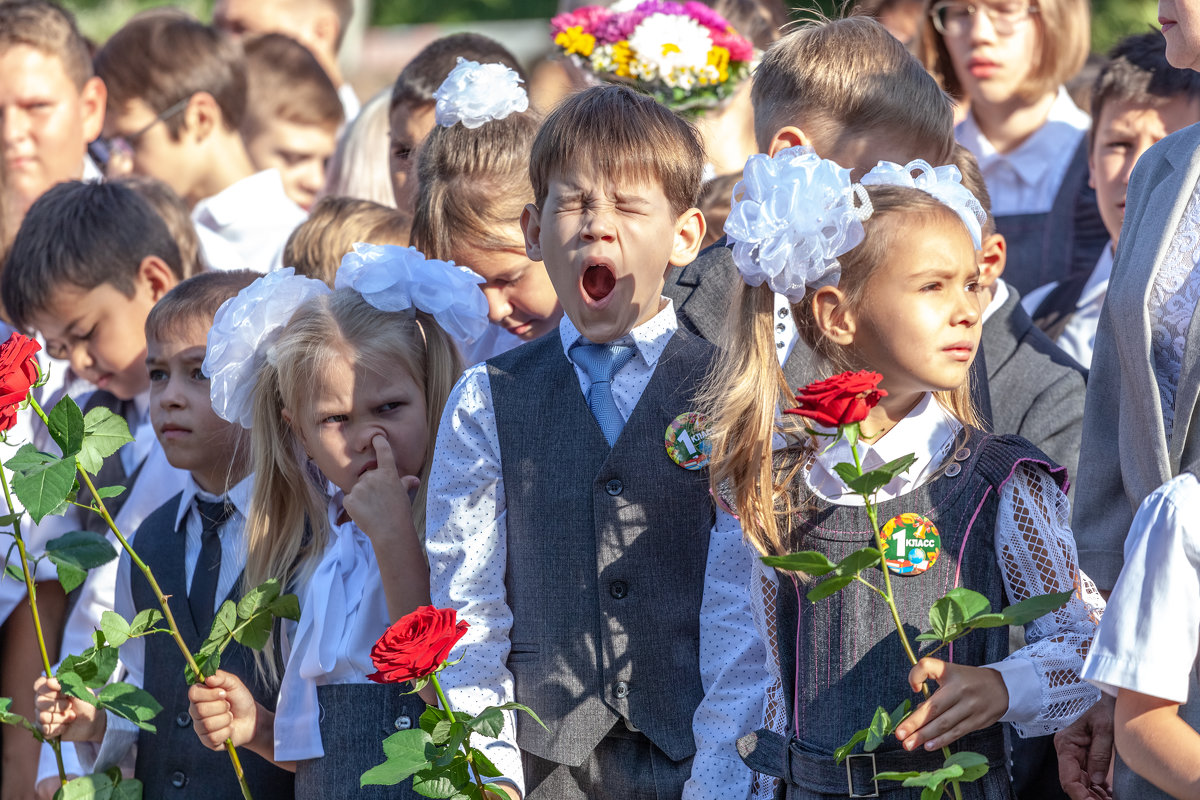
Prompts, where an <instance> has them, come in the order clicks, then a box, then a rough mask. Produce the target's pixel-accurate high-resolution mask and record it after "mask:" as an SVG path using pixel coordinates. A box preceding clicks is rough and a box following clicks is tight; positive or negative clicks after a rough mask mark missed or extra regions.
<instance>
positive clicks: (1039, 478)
mask: <svg viewBox="0 0 1200 800" xmlns="http://www.w3.org/2000/svg"><path fill="white" fill-rule="evenodd" d="M1069 520H1070V501H1068V500H1067V498H1066V495H1064V494H1063V493H1062V491H1061V490H1060V489H1059V488H1058V484H1057V483H1056V482H1055V480H1054V479H1053V478H1052V477H1051V476H1049V475H1047V474H1046V473H1045V472H1044V471H1043V470H1042V469H1040V468H1038V467H1037V466H1035V465H1033V464H1028V463H1024V464H1021V465H1019V466H1018V467H1017V469H1016V470H1015V471H1014V473H1013V477H1012V479H1010V480H1009V481H1008V482H1007V483H1006V484H1005V485H1004V486H1003V488H1002V489H1001V490H1000V496H999V508H998V510H997V516H996V528H995V542H996V545H995V550H996V559H997V563H998V564H999V565H1000V567H1001V572H1002V575H1003V581H1004V588H1005V591H1006V593H1007V595H1008V598H1007V599H1008V603H1009V604H1012V603H1016V602H1019V601H1021V600H1024V599H1026V598H1028V597H1033V596H1035V595H1040V594H1049V593H1052V592H1062V591H1071V592H1072V593H1073V594H1072V597H1071V599H1070V600H1069V601H1068V602H1067V604H1066V605H1065V606H1064V607H1063V608H1061V609H1059V610H1058V611H1055V612H1053V613H1051V614H1047V615H1046V616H1044V617H1042V618H1040V619H1038V620H1035V621H1034V622H1032V623H1030V624H1029V625H1027V626H1026V627H1025V637H1026V641H1027V642H1028V644H1026V646H1025V647H1023V648H1021V649H1020V650H1018V651H1016V652H1014V653H1013V654H1012V655H1010V656H1009V657H1008V659H1006V661H1010V660H1013V659H1024V660H1025V661H1027V662H1029V663H1030V664H1032V666H1033V668H1034V670H1035V671H1036V672H1037V675H1038V677H1039V679H1040V680H1039V686H1038V690H1039V699H1038V702H1037V707H1036V709H1032V708H1031V709H1029V712H1028V713H1027V714H1024V715H1022V718H1021V719H1010V720H1009V721H1010V722H1012V723H1013V726H1014V728H1015V729H1016V730H1017V733H1018V734H1020V735H1021V736H1039V735H1044V734H1048V733H1054V732H1055V731H1058V730H1060V729H1062V728H1063V727H1065V726H1067V725H1068V724H1070V723H1071V722H1073V721H1074V720H1075V719H1076V718H1077V717H1078V716H1079V715H1080V714H1082V713H1083V712H1084V711H1086V710H1087V709H1088V708H1089V707H1090V706H1091V705H1092V704H1093V703H1095V702H1096V700H1097V699H1099V691H1098V690H1097V689H1096V688H1095V687H1093V686H1092V685H1091V684H1088V683H1086V682H1084V681H1082V680H1081V679H1080V677H1079V673H1080V671H1081V669H1082V668H1083V661H1084V659H1085V658H1086V657H1087V654H1088V650H1089V648H1090V647H1091V642H1092V637H1093V635H1094V634H1095V631H1096V626H1097V624H1098V623H1099V620H1100V616H1101V615H1102V613H1103V610H1104V600H1103V599H1102V598H1101V597H1100V594H1099V592H1098V591H1097V590H1096V587H1095V585H1094V584H1093V583H1092V581H1091V580H1090V579H1089V578H1088V577H1087V576H1086V575H1085V574H1084V573H1082V572H1081V571H1080V570H1079V565H1078V560H1077V557H1076V551H1075V540H1074V537H1073V536H1072V534H1071V529H1070V524H1069ZM784 588H785V587H782V586H781V585H780V584H779V583H778V582H777V580H776V578H775V573H774V571H773V570H770V569H768V568H766V567H763V566H762V564H761V562H759V563H758V564H757V565H756V571H755V580H754V582H753V589H754V590H753V597H752V600H751V602H752V604H753V606H754V621H755V627H756V628H757V629H758V632H759V635H760V636H762V638H763V641H764V642H766V643H767V652H768V656H767V662H768V663H767V670H768V673H769V676H770V679H771V686H770V689H769V690H768V692H767V701H766V704H765V707H764V719H763V727H765V728H768V729H770V730H773V731H775V732H777V733H780V734H782V735H785V736H786V735H787V734H788V730H789V725H788V719H787V709H786V702H785V698H784V694H783V691H782V681H781V676H780V669H779V655H778V635H779V632H778V630H777V627H776V625H777V620H776V613H777V598H778V592H779V591H781V590H783V589H784ZM855 588H856V587H853V586H851V587H848V589H847V590H846V591H854V590H855ZM900 679H902V676H898V677H897V680H900ZM1012 689H1013V687H1010V692H1011V691H1012ZM1012 711H1014V709H1013V708H1012V707H1011V706H1010V713H1011V712H1012ZM774 789H775V779H773V778H768V777H766V776H761V775H760V776H757V777H756V780H755V783H754V786H753V793H752V795H751V796H752V798H753V799H754V800H768V798H771V797H773V792H774Z"/></svg>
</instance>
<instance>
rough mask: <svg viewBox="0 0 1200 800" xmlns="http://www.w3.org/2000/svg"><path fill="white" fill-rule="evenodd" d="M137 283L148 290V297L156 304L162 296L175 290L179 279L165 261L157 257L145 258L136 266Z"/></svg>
mask: <svg viewBox="0 0 1200 800" xmlns="http://www.w3.org/2000/svg"><path fill="white" fill-rule="evenodd" d="M137 282H138V283H141V284H143V285H144V286H146V287H147V288H148V289H149V291H150V297H151V298H152V299H153V300H154V302H156V303H157V302H158V301H159V300H161V299H162V296H163V295H164V294H166V293H167V292H169V291H171V289H173V288H175V284H177V283H179V279H178V278H176V277H175V273H174V272H172V271H171V268H170V267H169V266H167V262H166V261H163V260H162V259H161V258H159V257H158V256H146V257H145V258H143V259H142V263H140V264H138V274H137Z"/></svg>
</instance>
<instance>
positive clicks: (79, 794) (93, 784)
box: [54, 772, 116, 800]
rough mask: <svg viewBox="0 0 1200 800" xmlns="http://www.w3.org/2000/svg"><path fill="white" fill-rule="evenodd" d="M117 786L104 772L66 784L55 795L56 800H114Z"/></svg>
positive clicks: (85, 776)
mask: <svg viewBox="0 0 1200 800" xmlns="http://www.w3.org/2000/svg"><path fill="white" fill-rule="evenodd" d="M115 789H116V785H115V784H114V783H113V779H112V778H111V777H109V776H108V775H105V774H104V773H103V772H101V773H99V774H96V775H84V776H82V777H79V778H73V779H72V780H69V781H67V782H66V783H64V784H63V785H62V786H61V787H60V788H59V790H58V791H57V792H55V793H54V800H112V798H113V794H114V790H115Z"/></svg>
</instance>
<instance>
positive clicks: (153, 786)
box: [130, 495, 382, 800]
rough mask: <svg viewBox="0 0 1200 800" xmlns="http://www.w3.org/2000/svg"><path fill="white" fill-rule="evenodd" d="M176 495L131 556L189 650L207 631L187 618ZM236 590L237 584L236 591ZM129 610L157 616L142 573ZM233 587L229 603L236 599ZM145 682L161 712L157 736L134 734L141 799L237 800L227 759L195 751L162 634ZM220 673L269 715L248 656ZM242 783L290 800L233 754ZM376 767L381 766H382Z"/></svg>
mask: <svg viewBox="0 0 1200 800" xmlns="http://www.w3.org/2000/svg"><path fill="white" fill-rule="evenodd" d="M181 497H182V496H181V495H176V496H175V497H174V498H172V499H171V500H170V501H169V502H167V504H166V505H164V506H162V507H161V508H159V509H158V510H157V511H155V512H154V513H153V514H151V515H150V516H149V517H147V518H146V521H145V522H143V523H142V525H141V527H140V528H138V532H137V538H136V542H137V551H138V555H139V556H141V557H142V560H143V561H145V562H146V563H147V564H148V565H149V566H150V568H151V570H153V572H154V577H155V579H156V580H157V581H158V584H159V586H160V587H161V588H162V590H163V593H164V594H165V595H167V598H168V599H167V602H168V603H169V604H170V606H171V613H172V614H173V615H174V617H175V623H176V624H177V625H178V626H179V632H180V633H181V634H182V635H183V640H184V642H185V643H186V644H187V646H188V648H190V649H191V651H192V652H193V653H194V652H196V651H197V650H199V649H200V645H201V644H202V643H203V641H204V638H205V636H207V634H208V631H205V632H204V633H203V634H201V633H200V632H199V631H197V630H196V628H195V625H194V624H193V623H192V615H191V612H190V611H189V610H188V597H187V580H186V577H185V576H184V564H183V533H182V531H177V530H176V529H175V516H176V514H177V512H178V510H179V502H180V499H181ZM240 582H241V579H240V578H239V581H238V583H240ZM130 589H131V590H132V593H133V605H134V607H135V608H136V609H137V610H138V611H141V610H143V609H147V608H158V607H159V605H158V601H157V600H156V599H155V597H154V592H152V591H151V589H150V584H149V583H147V582H146V579H145V578H144V577H143V576H142V574H141V572H139V571H138V570H136V569H134V570H132V571H131V572H130ZM237 591H238V588H237V586H236V585H235V588H234V591H233V592H231V593H230V599H233V598H235V597H236V592H237ZM145 643H146V661H145V680H144V684H145V685H144V686H143V688H144V689H145V690H146V691H147V692H149V693H150V694H151V695H153V696H154V699H155V700H157V701H158V702H159V703H161V704H162V707H163V710H162V713H161V714H159V715H158V716H157V717H156V718H155V719H154V724H155V726H156V727H157V728H158V732H157V733H147V732H146V731H142V732H141V733H139V734H138V746H137V763H136V765H135V767H134V774H135V775H136V776H137V778H138V780H140V781H141V782H142V783H143V784H144V786H145V789H144V792H145V796H146V797H171V798H179V799H180V800H191V798H195V800H209V798H213V797H230V798H236V797H241V794H242V793H241V790H240V789H239V788H238V783H237V778H236V777H235V776H234V774H233V765H232V764H230V763H229V756H228V755H226V754H225V751H224V750H223V749H222V750H209V749H208V748H207V747H205V746H203V745H202V744H200V739H199V738H197V736H196V734H195V732H194V731H193V730H192V719H191V717H190V716H189V715H188V696H187V690H188V686H187V684H186V683H185V682H184V663H183V655H182V654H180V652H179V648H178V647H177V646H176V645H175V641H174V640H173V639H171V637H169V636H167V635H166V634H163V633H158V634H155V635H153V636H147V637H146V639H145ZM221 669H223V670H225V671H226V672H231V673H233V674H234V675H236V676H238V677H239V678H241V679H242V681H243V682H244V683H245V684H246V686H247V687H249V689H250V692H251V693H252V694H253V695H254V697H255V699H256V700H258V702H259V703H261V704H262V705H263V706H265V707H266V708H268V709H274V708H275V692H274V690H272V689H269V688H267V687H266V686H265V685H263V681H262V680H261V679H259V677H258V671H257V670H256V669H255V666H254V655H253V653H252V652H251V651H250V650H248V649H247V648H245V647H243V646H242V645H240V644H237V643H236V642H235V643H234V644H232V645H230V646H229V649H228V650H226V651H225V653H224V655H222V657H221ZM238 757H239V758H240V759H241V762H242V767H243V769H244V771H245V774H246V781H247V783H248V784H249V786H250V791H251V793H252V794H253V795H254V798H255V800H272V799H273V798H278V800H290V798H292V796H293V792H292V783H293V778H292V774H291V773H290V772H287V771H286V770H282V769H279V768H278V767H276V766H275V765H273V764H270V763H269V762H267V761H265V760H264V759H262V758H260V757H259V756H257V755H255V754H254V753H251V752H250V751H249V750H246V749H245V748H242V749H240V750H238ZM381 760H382V759H381Z"/></svg>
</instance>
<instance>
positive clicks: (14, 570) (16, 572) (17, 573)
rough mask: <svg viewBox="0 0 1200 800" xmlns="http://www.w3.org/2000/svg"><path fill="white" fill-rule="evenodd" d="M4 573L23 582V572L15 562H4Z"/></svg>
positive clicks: (81, 581)
mask: <svg viewBox="0 0 1200 800" xmlns="http://www.w3.org/2000/svg"><path fill="white" fill-rule="evenodd" d="M4 574H5V575H7V576H8V577H10V578H12V579H13V580H15V581H20V582H21V583H24V582H25V573H24V572H22V571H21V567H20V566H18V565H17V564H5V565H4ZM79 582H80V583H83V580H82V579H81V580H80V581H79ZM72 588H74V587H72ZM67 591H68V592H69V591H71V590H70V589H67Z"/></svg>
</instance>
